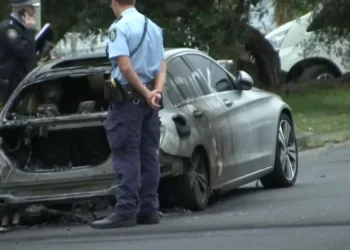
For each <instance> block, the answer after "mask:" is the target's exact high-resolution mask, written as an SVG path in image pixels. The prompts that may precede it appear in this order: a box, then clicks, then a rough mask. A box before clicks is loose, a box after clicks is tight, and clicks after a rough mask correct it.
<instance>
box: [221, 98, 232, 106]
mask: <svg viewBox="0 0 350 250" xmlns="http://www.w3.org/2000/svg"><path fill="white" fill-rule="evenodd" d="M223 102H224V104H225V105H226V106H227V107H231V106H232V104H233V101H230V100H227V99H224V100H223Z"/></svg>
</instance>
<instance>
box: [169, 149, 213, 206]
mask: <svg viewBox="0 0 350 250" xmlns="http://www.w3.org/2000/svg"><path fill="white" fill-rule="evenodd" d="M184 171H185V172H184V174H183V175H181V176H179V177H177V178H176V179H175V182H174V183H173V187H172V189H173V192H174V198H175V200H176V202H177V203H179V204H180V205H182V206H183V207H185V208H187V209H190V210H192V211H201V210H203V209H205V208H206V207H207V206H208V200H209V196H210V189H209V171H208V161H207V157H206V154H205V153H204V152H203V151H201V150H195V152H194V153H193V154H192V156H191V158H190V159H188V160H186V161H185V170H184Z"/></svg>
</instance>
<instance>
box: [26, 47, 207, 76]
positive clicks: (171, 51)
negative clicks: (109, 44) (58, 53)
mask: <svg viewBox="0 0 350 250" xmlns="http://www.w3.org/2000/svg"><path fill="white" fill-rule="evenodd" d="M184 52H196V53H201V54H202V53H203V54H205V53H204V52H201V51H199V50H196V49H191V48H166V49H165V57H166V58H169V57H172V56H174V55H176V54H179V53H184ZM86 61H91V64H89V63H86ZM82 65H87V66H88V65H96V66H110V61H109V60H108V58H107V57H106V54H105V53H96V54H91V55H83V56H71V57H66V58H60V59H55V60H52V61H49V62H47V63H45V64H43V65H41V66H40V67H38V68H37V69H36V70H35V71H34V72H33V73H34V75H41V74H44V73H48V72H50V71H54V70H55V69H61V68H62V69H67V70H69V68H71V67H77V66H78V67H79V66H82Z"/></svg>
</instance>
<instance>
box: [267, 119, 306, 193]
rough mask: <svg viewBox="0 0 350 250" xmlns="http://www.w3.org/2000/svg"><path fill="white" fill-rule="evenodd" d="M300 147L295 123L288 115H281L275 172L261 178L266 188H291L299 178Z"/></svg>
mask: <svg viewBox="0 0 350 250" xmlns="http://www.w3.org/2000/svg"><path fill="white" fill-rule="evenodd" d="M298 168H299V166H298V146H297V140H296V136H295V132H294V126H293V123H292V121H291V119H290V117H289V116H288V115H286V114H285V113H282V114H281V117H280V120H279V125H278V131H277V143H276V154H275V166H274V171H273V172H272V173H271V174H269V175H267V176H265V177H263V178H261V183H262V184H263V186H264V187H265V188H283V187H291V186H293V185H294V184H295V182H296V179H297V176H298Z"/></svg>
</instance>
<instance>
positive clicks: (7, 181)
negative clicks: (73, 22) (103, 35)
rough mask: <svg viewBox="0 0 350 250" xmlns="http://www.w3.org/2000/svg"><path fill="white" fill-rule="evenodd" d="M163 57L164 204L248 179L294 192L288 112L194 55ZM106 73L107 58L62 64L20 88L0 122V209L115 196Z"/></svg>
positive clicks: (198, 199) (204, 200) (179, 52)
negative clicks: (107, 123)
mask: <svg viewBox="0 0 350 250" xmlns="http://www.w3.org/2000/svg"><path fill="white" fill-rule="evenodd" d="M166 58H167V61H168V75H167V83H166V88H165V90H164V98H163V99H164V100H163V101H164V109H162V110H161V111H160V119H161V141H160V149H159V158H160V161H161V173H162V183H164V187H165V188H164V191H166V193H167V194H168V195H169V197H170V196H171V197H173V198H174V199H175V200H176V201H178V202H179V203H181V204H182V205H183V206H185V207H187V208H189V209H193V210H202V209H204V208H205V207H206V206H207V204H208V199H209V197H210V196H211V194H213V193H214V192H225V191H228V190H231V189H233V188H236V187H238V186H241V185H243V184H246V183H249V182H251V181H254V180H258V179H260V180H261V182H262V184H263V185H264V186H265V187H268V188H273V187H275V188H277V187H290V186H293V185H294V183H295V181H296V178H297V173H298V151H297V145H296V138H295V133H294V125H293V118H292V112H291V109H290V107H289V106H288V105H287V104H286V103H285V102H283V101H282V99H281V98H280V97H278V96H276V95H274V94H272V93H269V92H265V91H263V90H260V89H257V88H254V87H253V80H252V78H251V77H250V76H249V75H248V74H246V73H245V72H239V73H238V75H237V77H234V76H233V75H231V74H230V73H229V72H228V71H227V70H226V69H225V68H223V67H222V66H220V65H219V64H218V63H217V62H216V61H215V60H213V59H212V58H211V57H209V56H208V55H206V54H205V53H202V52H200V51H197V50H193V49H186V48H184V49H170V50H167V51H166ZM110 70H111V68H110V63H109V62H108V59H107V58H106V57H105V55H94V56H89V57H78V58H65V59H60V60H55V61H51V62H48V63H46V64H44V65H41V66H39V67H37V68H36V69H35V70H33V71H32V72H31V73H30V74H28V76H27V77H26V78H25V79H24V80H23V81H22V82H21V84H20V85H19V86H18V88H17V89H16V90H15V91H14V93H13V94H12V96H11V98H10V99H9V101H8V103H7V104H6V106H5V107H4V109H3V110H2V113H1V115H0V119H1V124H0V136H1V150H0V206H1V207H20V206H27V205H30V204H34V203H39V204H40V203H63V202H67V201H74V200H78V199H90V198H98V197H106V196H114V192H115V188H116V187H117V184H118V181H117V176H116V175H115V173H114V171H113V168H112V161H111V154H110V149H109V146H108V143H107V140H106V134H105V129H104V121H105V117H106V113H107V109H108V103H107V102H106V101H105V100H104V82H105V80H106V79H108V78H109V76H110ZM162 185H163V184H162Z"/></svg>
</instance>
